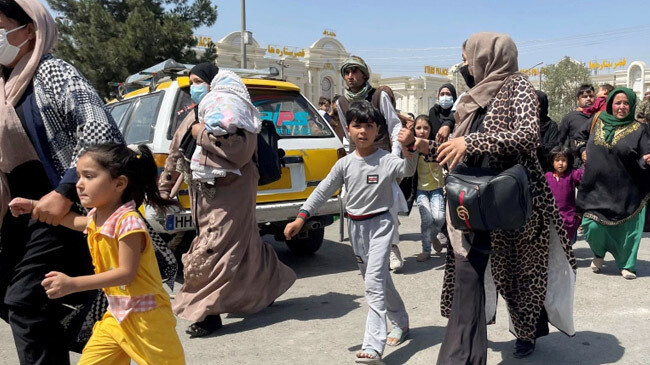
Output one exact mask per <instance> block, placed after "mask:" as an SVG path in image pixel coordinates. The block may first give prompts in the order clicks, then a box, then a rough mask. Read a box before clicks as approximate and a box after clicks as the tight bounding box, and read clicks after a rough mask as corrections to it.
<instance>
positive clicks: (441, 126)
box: [429, 84, 456, 142]
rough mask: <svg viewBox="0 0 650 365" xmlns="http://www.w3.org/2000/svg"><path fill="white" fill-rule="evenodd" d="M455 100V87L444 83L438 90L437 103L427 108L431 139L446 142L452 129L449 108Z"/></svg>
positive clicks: (452, 119)
mask: <svg viewBox="0 0 650 365" xmlns="http://www.w3.org/2000/svg"><path fill="white" fill-rule="evenodd" d="M455 102H456V88H454V85H452V84H444V85H442V86H441V87H440V90H438V103H436V105H434V106H433V107H431V109H429V121H430V122H431V126H432V128H433V129H432V130H431V137H432V139H435V140H437V141H438V142H446V141H447V138H449V134H450V133H451V132H452V131H453V130H454V124H455V121H454V113H453V112H452V110H451V108H452V106H453V105H454V103H455Z"/></svg>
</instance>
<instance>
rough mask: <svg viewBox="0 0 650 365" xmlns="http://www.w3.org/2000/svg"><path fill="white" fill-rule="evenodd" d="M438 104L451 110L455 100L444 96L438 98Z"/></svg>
mask: <svg viewBox="0 0 650 365" xmlns="http://www.w3.org/2000/svg"><path fill="white" fill-rule="evenodd" d="M438 104H440V106H441V107H442V108H443V109H449V108H451V106H452V105H454V98H452V97H451V96H449V95H442V96H440V97H438Z"/></svg>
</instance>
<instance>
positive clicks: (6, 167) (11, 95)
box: [0, 0, 57, 226]
mask: <svg viewBox="0 0 650 365" xmlns="http://www.w3.org/2000/svg"><path fill="white" fill-rule="evenodd" d="M15 1H16V3H17V4H18V5H19V6H20V7H21V8H22V9H23V10H24V11H25V13H26V14H27V15H28V16H29V17H30V18H31V19H32V21H33V22H34V28H35V29H36V42H35V46H34V50H33V51H31V52H30V53H27V54H25V55H24V56H23V57H22V58H21V59H20V61H18V64H16V67H14V69H13V70H12V71H11V75H10V76H9V80H5V79H4V78H3V77H0V226H2V220H3V219H4V216H5V214H6V212H7V206H8V205H9V201H10V200H11V192H10V191H9V185H8V183H7V175H6V174H8V173H9V172H11V171H12V170H13V169H14V168H15V167H16V166H18V165H21V164H23V163H25V162H27V161H32V160H38V155H37V154H36V151H35V150H34V146H33V145H32V142H31V141H30V140H29V137H28V136H27V133H26V132H25V130H24V128H23V126H22V124H21V123H20V119H19V118H18V115H17V114H16V110H15V109H14V106H15V105H16V103H18V101H19V100H20V98H21V97H22V96H23V93H24V92H25V90H26V89H27V87H28V86H29V84H30V83H31V82H32V78H33V77H34V73H35V72H36V69H37V68H38V64H39V62H40V60H41V57H43V55H45V54H47V53H49V52H50V51H51V50H52V47H54V44H55V43H56V37H57V31H56V23H55V22H54V19H52V16H51V15H50V13H49V12H48V11H47V10H46V9H45V7H43V5H42V4H41V3H40V1H38V0H15ZM1 70H2V69H1V68H0V72H1Z"/></svg>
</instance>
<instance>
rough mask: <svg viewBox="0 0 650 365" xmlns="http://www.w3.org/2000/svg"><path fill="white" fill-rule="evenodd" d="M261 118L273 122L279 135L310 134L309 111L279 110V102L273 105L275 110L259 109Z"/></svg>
mask: <svg viewBox="0 0 650 365" xmlns="http://www.w3.org/2000/svg"><path fill="white" fill-rule="evenodd" d="M260 118H261V119H262V120H270V121H272V122H273V124H275V129H276V131H277V132H278V134H279V135H280V136H310V135H311V128H309V113H307V112H295V113H294V112H291V111H281V110H280V104H277V105H276V106H275V111H261V112H260Z"/></svg>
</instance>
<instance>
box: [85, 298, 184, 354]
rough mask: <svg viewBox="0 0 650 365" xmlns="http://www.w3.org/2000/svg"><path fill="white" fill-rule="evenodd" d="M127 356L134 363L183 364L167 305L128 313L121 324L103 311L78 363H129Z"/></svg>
mask: <svg viewBox="0 0 650 365" xmlns="http://www.w3.org/2000/svg"><path fill="white" fill-rule="evenodd" d="M131 359H133V361H135V362H136V363H137V364H138V365H184V364H185V354H184V353H183V346H182V345H181V341H180V340H179V338H178V335H177V334H176V318H174V315H173V314H172V311H171V308H169V307H159V308H156V309H153V310H150V311H147V312H142V313H129V315H128V316H127V317H126V318H125V319H124V320H123V321H122V323H118V322H117V320H116V319H115V318H114V317H113V315H112V314H110V313H109V312H106V314H105V315H104V318H102V320H101V321H99V322H97V323H95V326H94V327H93V334H92V336H91V337H90V340H88V343H87V344H86V347H84V349H83V352H82V354H81V359H80V360H79V365H91V364H92V365H95V364H101V365H129V363H130V361H131Z"/></svg>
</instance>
